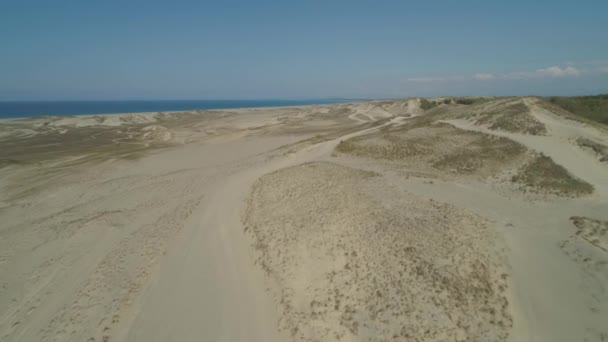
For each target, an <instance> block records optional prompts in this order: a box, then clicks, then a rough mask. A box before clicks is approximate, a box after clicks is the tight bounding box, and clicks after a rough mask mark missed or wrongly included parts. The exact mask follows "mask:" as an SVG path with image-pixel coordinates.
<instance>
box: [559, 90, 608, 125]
mask: <svg viewBox="0 0 608 342" xmlns="http://www.w3.org/2000/svg"><path fill="white" fill-rule="evenodd" d="M547 100H548V101H549V103H551V104H553V105H556V106H558V107H560V108H563V109H565V110H567V111H568V112H570V113H572V114H574V115H577V116H581V117H584V118H586V119H589V120H592V121H596V122H601V123H603V124H608V94H604V95H596V96H574V97H550V98H548V99H547Z"/></svg>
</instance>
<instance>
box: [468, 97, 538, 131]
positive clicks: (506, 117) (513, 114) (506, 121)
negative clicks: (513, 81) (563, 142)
mask: <svg viewBox="0 0 608 342" xmlns="http://www.w3.org/2000/svg"><path fill="white" fill-rule="evenodd" d="M476 123H477V124H482V125H483V124H488V125H489V126H488V128H490V129H492V130H498V131H505V132H511V133H523V134H531V135H545V134H546V133H547V128H546V127H545V125H544V124H543V123H542V122H540V121H538V120H536V119H535V118H534V117H532V115H530V111H529V109H528V107H527V106H526V105H525V104H523V103H517V104H512V105H509V106H506V107H504V108H501V109H500V110H494V111H490V112H486V113H482V114H480V115H479V116H478V119H477V121H476Z"/></svg>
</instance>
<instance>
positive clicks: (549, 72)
mask: <svg viewBox="0 0 608 342" xmlns="http://www.w3.org/2000/svg"><path fill="white" fill-rule="evenodd" d="M596 70H597V71H598V72H602V73H604V72H606V73H608V66H601V67H599V68H597V69H596ZM587 72H588V71H587V70H585V69H582V70H581V69H577V68H575V67H574V66H570V65H568V66H563V67H560V66H551V67H547V68H542V69H536V70H534V71H513V72H508V73H503V74H493V73H476V74H474V75H473V76H467V77H462V76H446V77H416V78H408V79H406V81H407V82H418V83H431V82H446V81H466V80H471V79H473V80H477V81H491V80H501V79H502V80H526V79H539V78H565V77H576V76H580V75H581V74H586V73H587Z"/></svg>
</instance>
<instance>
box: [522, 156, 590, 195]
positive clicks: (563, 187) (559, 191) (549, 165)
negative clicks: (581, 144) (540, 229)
mask: <svg viewBox="0 0 608 342" xmlns="http://www.w3.org/2000/svg"><path fill="white" fill-rule="evenodd" d="M511 181H513V182H514V183H519V184H522V185H523V186H525V187H526V189H530V190H531V191H533V192H537V193H551V194H554V195H558V196H581V195H587V194H591V193H592V192H593V185H591V184H589V183H587V182H585V181H583V180H580V179H578V178H576V177H574V176H572V175H571V174H570V173H569V172H568V170H566V169H565V168H564V167H562V166H561V165H558V164H556V163H555V162H554V161H553V159H551V158H550V157H547V156H545V155H544V154H541V155H539V156H538V157H536V158H534V160H532V162H530V163H528V164H527V165H525V166H524V167H523V168H522V169H521V170H520V171H519V173H518V174H516V175H515V176H513V177H512V178H511Z"/></svg>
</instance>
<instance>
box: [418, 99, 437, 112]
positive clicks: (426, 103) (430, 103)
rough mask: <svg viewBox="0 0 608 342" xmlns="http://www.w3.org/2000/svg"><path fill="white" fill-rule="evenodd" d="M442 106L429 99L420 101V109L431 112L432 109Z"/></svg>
mask: <svg viewBox="0 0 608 342" xmlns="http://www.w3.org/2000/svg"><path fill="white" fill-rule="evenodd" d="M438 105H440V103H438V102H436V101H429V100H427V99H420V108H422V109H423V110H429V109H431V108H434V107H436V106H438Z"/></svg>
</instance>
